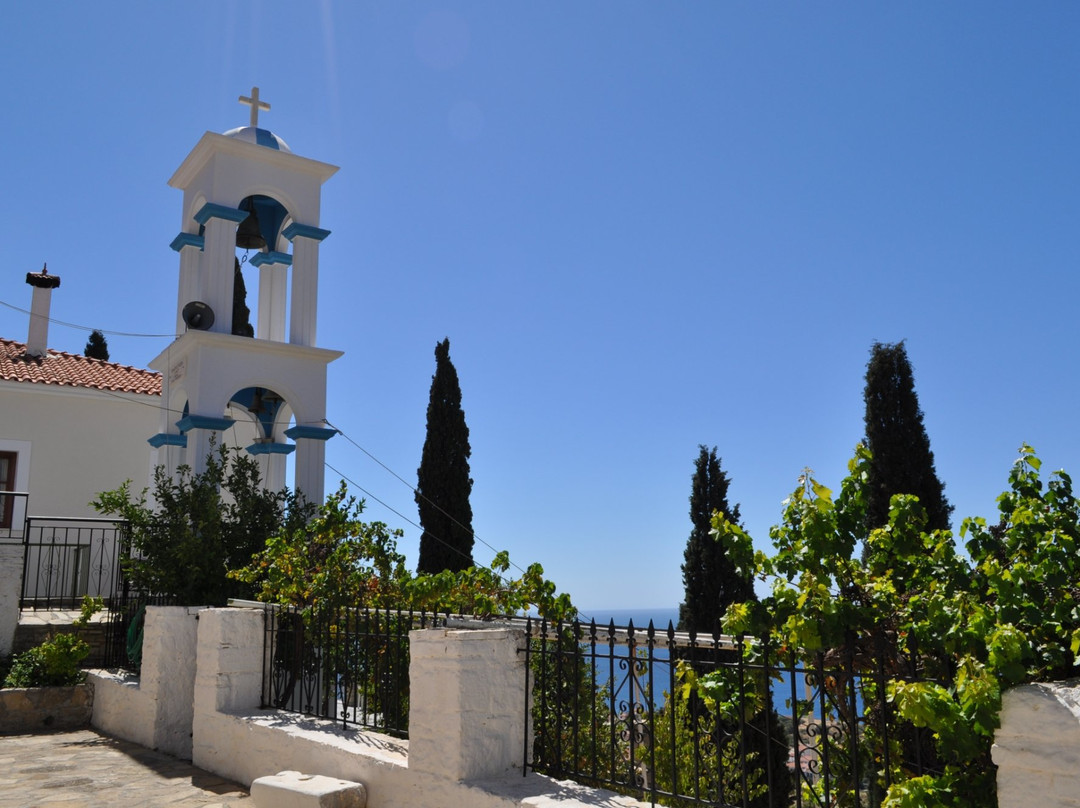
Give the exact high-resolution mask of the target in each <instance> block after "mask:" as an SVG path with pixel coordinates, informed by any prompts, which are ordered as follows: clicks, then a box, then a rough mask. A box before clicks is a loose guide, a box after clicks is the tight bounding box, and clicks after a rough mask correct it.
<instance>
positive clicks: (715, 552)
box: [679, 446, 755, 634]
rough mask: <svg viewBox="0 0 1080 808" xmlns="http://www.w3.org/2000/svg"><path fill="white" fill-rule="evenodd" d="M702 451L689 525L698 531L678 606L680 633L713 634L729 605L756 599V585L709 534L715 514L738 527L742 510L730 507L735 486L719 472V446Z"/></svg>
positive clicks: (686, 563)
mask: <svg viewBox="0 0 1080 808" xmlns="http://www.w3.org/2000/svg"><path fill="white" fill-rule="evenodd" d="M699 449H700V452H699V454H698V458H697V460H696V461H695V462H694V477H693V483H692V489H691V494H690V521H691V522H692V523H693V525H694V527H693V530H692V531H691V532H690V538H689V539H688V540H687V542H686V550H685V552H684V553H683V558H684V562H683V565H682V574H683V586H684V587H685V590H686V594H685V598H686V599H685V601H684V602H683V603H682V604H681V605H680V606H679V628H680V629H681V630H683V631H689V630H691V629H693V630H694V631H697V632H703V633H706V634H711V633H712V632H713V630H714V629H716V628H717V625H718V621H719V620H720V618H721V617H723V614H724V611H725V610H726V609H727V607H728V606H729V605H731V604H732V603H744V602H746V601H748V600H753V599H754V597H755V596H754V586H753V581H751V580H747V579H745V578H743V577H741V576H739V575H737V574H736V572H735V567H734V565H733V564H732V563H731V561H730V559H728V557H727V554H726V553H725V552H724V548H723V546H722V545H721V544H720V543H719V542H717V541H716V539H715V538H713V536H712V535H711V533H710V531H711V530H712V515H713V512H714V511H720V512H721V513H723V514H724V516H726V517H727V519H728V521H730V522H733V523H735V524H738V521H739V506H738V505H736V506H735V507H734V508H729V507H728V501H727V492H728V485H729V483H730V481H729V480H728V476H727V474H725V473H724V472H723V471H721V469H720V458H718V457H717V456H716V447H715V446H714V447H713V448H712V450H711V451H710V450H709V449H708V447H706V446H700V447H699Z"/></svg>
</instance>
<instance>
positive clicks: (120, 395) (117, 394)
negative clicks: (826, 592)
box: [0, 300, 526, 581]
mask: <svg viewBox="0 0 1080 808" xmlns="http://www.w3.org/2000/svg"><path fill="white" fill-rule="evenodd" d="M0 306H5V307H7V308H9V309H12V310H14V311H18V312H21V313H23V314H26V315H28V316H30V317H41V315H39V314H34V313H33V312H32V311H30V310H28V309H24V308H21V307H19V306H15V305H13V304H11V303H8V302H6V301H3V300H0ZM45 319H47V320H48V321H49V323H55V324H57V325H61V326H64V327H67V328H74V329H77V330H80V331H90V332H93V331H98V332H100V333H102V334H106V335H109V336H120V337H133V338H148V339H165V338H168V339H176V338H177V337H178V336H180V335H178V334H175V333H173V334H147V333H139V332H131V331H114V330H110V329H102V328H94V327H92V326H85V325H80V324H78V323H70V322H67V321H65V320H59V319H57V318H55V317H47V318H45ZM170 347H171V346H170ZM117 364H118V363H117ZM66 381H67V382H68V383H69V384H71V385H73V386H80V385H78V384H77V383H76V381H75V380H74V379H72V378H70V377H68V378H66ZM167 387H168V382H167V381H166V380H164V379H163V385H162V390H161V397H162V398H161V401H143V400H141V399H138V398H133V397H132V396H133V393H130V392H126V393H125V392H123V391H115V390H107V389H104V388H95V389H96V390H97V391H98V392H100V393H103V394H104V395H106V396H109V397H111V398H115V399H117V400H120V401H125V402H127V403H130V404H138V405H140V406H145V407H153V408H155V409H158V410H164V411H165V412H169V413H171V414H174V415H177V414H183V411H182V410H177V409H173V408H171V407H167V406H164V404H163V402H164V400H165V396H167V394H168V391H167ZM323 423H325V424H326V426H328V427H330V428H331V429H334V430H336V431H337V432H338V434H340V435H341V436H342V437H343V438H344V439H345V440H346V441H347V442H348V443H349V444H350V445H352V446H353V447H355V448H356V449H357V450H359V451H360V452H362V453H363V454H364V455H366V456H367V457H368V458H369V459H371V460H372V462H374V463H376V464H377V465H378V466H379V467H380V468H382V469H383V470H384V471H386V472H387V473H388V474H390V475H391V476H392V477H394V479H396V480H397V481H398V482H400V483H401V484H402V485H404V486H405V487H406V488H408V489H409V490H410V491H411V492H412V493H413V495H414V496H415V497H419V498H420V499H422V500H424V501H425V502H427V503H428V504H429V505H431V506H432V507H433V508H435V509H436V510H437V511H438V512H439V513H441V514H442V515H443V516H445V517H447V518H448V519H450V520H451V521H452V522H453V523H454V524H455V525H457V526H458V527H460V528H461V529H463V530H465V531H466V532H468V534H469V535H470V536H471V537H472V538H473V540H474V541H477V542H479V543H480V544H482V545H484V546H485V547H487V548H488V549H489V550H491V551H492V552H493V553H496V554H497V553H498V552H499V550H498V549H497V548H495V547H494V546H493V545H491V544H490V543H488V542H487V541H485V540H484V539H482V538H481V537H480V536H478V535H477V534H476V532H475V531H473V530H472V529H471V528H469V527H468V526H466V525H464V524H462V523H461V522H460V521H459V520H458V519H457V518H456V517H454V515H453V514H451V513H448V512H447V511H446V510H445V509H444V508H442V507H441V506H440V505H439V504H438V503H436V502H434V501H432V500H431V499H430V498H429V497H427V496H425V495H424V494H423V493H422V492H420V491H419V489H417V488H416V487H415V486H413V485H412V484H411V483H410V482H409V481H408V480H406V479H405V478H404V477H402V476H401V475H400V474H398V473H397V472H396V471H394V470H393V469H392V468H390V466H388V465H386V463H384V462H383V461H382V460H380V459H379V458H378V457H376V456H375V455H374V454H372V453H371V452H370V451H368V450H367V449H366V448H364V447H363V446H361V445H360V444H359V443H358V442H357V441H356V440H354V439H353V438H352V437H351V436H349V435H348V434H347V433H346V432H345V431H344V430H342V429H341V428H340V427H338V426H336V425H335V424H333V423H331V422H330V421H329V420H326V419H324V420H323ZM233 443H237V441H236V440H234V441H233ZM235 448H239V446H238V445H237V446H236V447H235ZM324 465H325V466H326V468H328V469H329V470H330V471H332V472H334V473H335V474H337V475H339V476H340V477H341V478H342V479H343V480H345V481H346V482H347V483H349V484H350V485H352V486H354V487H355V488H356V489H357V490H358V491H360V492H362V493H363V494H364V495H365V496H366V497H368V498H370V499H372V500H374V501H375V502H377V503H378V504H379V505H381V506H382V507H384V508H386V509H387V510H388V511H390V512H391V513H393V514H394V515H395V516H397V517H398V518H400V519H402V520H404V521H405V522H407V523H408V524H409V525H411V526H412V527H414V528H416V529H417V530H421V531H424V532H425V533H427V535H428V536H429V537H430V538H432V539H433V540H434V541H436V542H438V543H439V544H441V545H442V546H443V547H445V548H447V549H448V550H450V551H452V552H454V553H457V554H458V555H460V556H461V557H462V558H465V559H466V560H468V561H469V562H470V563H472V564H473V565H474V566H483V567H484V568H485V569H487V570H488V571H489V572H491V573H492V574H493V575H495V576H496V577H497V578H498V579H499V580H503V581H505V578H503V576H501V575H499V574H498V573H497V572H495V571H494V570H492V569H491V568H490V567H488V566H487V565H485V564H477V562H476V561H475V560H474V559H473V558H472V556H471V555H470V554H469V553H466V552H465V551H463V550H461V549H460V548H459V547H456V546H455V545H453V544H451V543H450V542H449V541H447V540H445V539H444V538H442V537H441V536H438V535H436V534H434V533H432V532H431V531H430V530H425V528H424V527H423V526H422V525H420V524H418V523H417V522H415V521H414V520H413V519H411V518H410V517H408V516H406V515H405V514H403V513H402V512H401V511H399V510H397V509H396V508H394V507H393V506H391V505H390V504H389V503H387V502H386V501H385V500H383V499H382V498H380V497H378V496H377V495H375V494H374V493H372V492H371V491H369V490H368V489H366V488H364V487H363V486H361V485H360V484H359V483H358V482H356V481H355V480H353V479H352V478H351V477H349V476H348V475H346V474H345V473H344V472H342V471H341V470H339V469H337V468H336V467H334V466H333V465H331V464H330V463H329V462H325V463H324ZM267 470H268V469H267ZM507 560H508V563H509V564H510V566H512V567H513V568H514V569H516V570H518V571H519V572H521V573H523V574H524V573H525V572H526V570H525V569H524V568H523V567H521V566H520V565H519V564H517V563H516V562H514V561H513V560H511V559H507Z"/></svg>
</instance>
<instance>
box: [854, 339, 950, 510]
mask: <svg viewBox="0 0 1080 808" xmlns="http://www.w3.org/2000/svg"><path fill="white" fill-rule="evenodd" d="M863 396H864V398H865V400H866V445H867V447H868V448H869V449H870V453H871V454H872V455H873V457H872V459H871V461H870V468H869V474H868V479H867V503H866V520H867V525H866V526H867V528H870V529H872V528H876V527H880V526H881V525H884V524H885V523H886V522H888V521H889V500H890V499H891V498H892V496H893V495H894V494H914V495H915V496H917V497H918V498H919V502H920V504H921V505H922V506H923V508H925V509H926V516H927V527H928V528H929V529H930V530H935V529H939V528H940V529H948V527H949V518H950V515H951V514H952V506H951V505H950V504H949V501H948V500H947V499H946V498H945V486H944V485H943V484H942V482H941V481H940V480H939V479H938V476H937V471H935V469H934V453H933V452H932V451H930V438H929V437H928V436H927V434H926V428H925V427H924V426H923V414H922V410H921V409H919V398H918V396H917V395H916V394H915V378H914V374H913V373H912V370H911V363H910V362H909V361H908V357H907V350H906V349H905V348H904V343H903V342H898V343H896V344H895V345H888V344H883V343H880V342H875V343H874V346H873V348H871V350H870V362H869V363H868V364H867V366H866V390H865V391H864V394H863Z"/></svg>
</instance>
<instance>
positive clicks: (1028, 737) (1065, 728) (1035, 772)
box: [991, 679, 1080, 808]
mask: <svg viewBox="0 0 1080 808" xmlns="http://www.w3.org/2000/svg"><path fill="white" fill-rule="evenodd" d="M1001 702H1002V705H1001V727H1000V729H998V731H997V732H996V733H995V734H994V746H993V749H992V750H991V756H992V757H993V760H994V763H995V764H997V767H998V772H997V785H998V806H999V808H1030V806H1039V808H1080V680H1078V679H1074V680H1070V681H1067V682H1048V683H1040V684H1030V685H1021V686H1020V687H1014V688H1012V689H1010V690H1007V691H1005V693H1003V694H1002V698H1001Z"/></svg>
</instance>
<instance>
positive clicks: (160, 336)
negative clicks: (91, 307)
mask: <svg viewBox="0 0 1080 808" xmlns="http://www.w3.org/2000/svg"><path fill="white" fill-rule="evenodd" d="M0 306H6V307H7V308H9V309H14V310H15V311H19V312H22V313H23V314H27V315H29V316H31V317H41V315H40V314H34V313H33V312H32V311H29V310H28V309H23V308H19V307H18V306H14V305H12V304H11V303H7V302H5V301H3V300H0ZM44 319H46V320H48V321H49V322H50V323H56V324H57V325H62V326H66V327H67V328H75V329H78V330H79V331H100V332H101V333H102V334H108V335H109V336H113V337H140V338H141V337H146V338H151V339H163V338H165V337H168V338H169V339H176V337H178V336H180V335H179V334H139V333H136V332H133V331H106V330H105V329H104V328H94V327H92V326H88V325H79V324H78V323H69V322H65V321H64V320H57V319H55V318H54V317H46V318H44Z"/></svg>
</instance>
